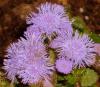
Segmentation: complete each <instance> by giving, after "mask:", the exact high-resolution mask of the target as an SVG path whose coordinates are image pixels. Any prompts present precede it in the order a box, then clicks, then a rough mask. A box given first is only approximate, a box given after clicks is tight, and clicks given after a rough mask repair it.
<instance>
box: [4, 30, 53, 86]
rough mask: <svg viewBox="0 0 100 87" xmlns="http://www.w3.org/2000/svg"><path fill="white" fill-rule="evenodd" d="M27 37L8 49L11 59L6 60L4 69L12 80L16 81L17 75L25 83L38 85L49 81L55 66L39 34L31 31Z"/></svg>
mask: <svg viewBox="0 0 100 87" xmlns="http://www.w3.org/2000/svg"><path fill="white" fill-rule="evenodd" d="M25 37H26V39H24V38H21V39H20V40H19V41H18V42H17V43H13V44H11V45H10V46H9V47H8V49H7V55H6V57H8V58H9V59H5V61H4V67H3V68H4V69H5V70H6V72H7V76H8V79H10V80H15V79H16V75H17V76H19V78H22V82H23V83H29V84H30V83H32V84H37V83H38V82H41V81H42V80H44V79H49V77H50V76H51V75H52V70H53V66H52V65H51V64H50V63H49V58H48V57H47V52H46V50H45V46H44V45H43V44H42V42H41V39H40V37H39V36H38V33H32V32H31V31H30V30H29V31H27V32H25Z"/></svg>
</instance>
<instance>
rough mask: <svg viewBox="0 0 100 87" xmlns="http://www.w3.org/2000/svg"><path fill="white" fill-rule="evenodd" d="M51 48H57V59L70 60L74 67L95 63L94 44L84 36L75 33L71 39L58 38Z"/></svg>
mask: <svg viewBox="0 0 100 87" xmlns="http://www.w3.org/2000/svg"><path fill="white" fill-rule="evenodd" d="M51 47H53V48H59V49H60V50H57V51H58V52H59V54H58V57H65V58H66V59H69V60H71V61H72V62H73V66H74V67H85V65H87V66H90V65H92V64H93V63H94V62H95V54H94V52H95V49H94V43H93V42H92V40H91V39H90V38H89V37H88V35H86V34H84V35H82V36H80V35H79V33H78V32H77V31H76V32H75V35H74V36H72V37H58V38H57V39H55V40H54V41H53V42H52V43H51Z"/></svg>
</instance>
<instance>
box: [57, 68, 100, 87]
mask: <svg viewBox="0 0 100 87" xmlns="http://www.w3.org/2000/svg"><path fill="white" fill-rule="evenodd" d="M98 78H99V76H98V74H97V73H96V72H95V71H94V70H92V69H89V68H81V69H74V70H73V71H72V72H71V73H70V74H68V75H65V76H58V84H57V87H74V86H75V85H76V83H77V82H79V83H80V85H81V86H82V87H96V85H95V83H96V82H97V80H98ZM60 82H61V83H62V84H61V83H60ZM63 82H65V83H63ZM61 85H62V86H61Z"/></svg>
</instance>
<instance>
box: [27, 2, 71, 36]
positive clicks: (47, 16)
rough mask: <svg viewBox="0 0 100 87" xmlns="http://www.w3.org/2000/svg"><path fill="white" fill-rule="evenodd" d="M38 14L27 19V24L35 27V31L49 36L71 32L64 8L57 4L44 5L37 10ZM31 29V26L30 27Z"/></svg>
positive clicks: (33, 14)
mask: <svg viewBox="0 0 100 87" xmlns="http://www.w3.org/2000/svg"><path fill="white" fill-rule="evenodd" d="M37 9H38V11H39V12H38V13H32V14H30V16H29V17H27V20H26V21H27V24H33V26H37V27H38V29H36V31H38V32H40V33H46V34H47V35H51V34H52V33H53V32H56V33H57V34H61V35H63V34H64V33H66V32H72V26H71V22H70V21H69V18H68V16H66V13H65V11H64V7H63V6H61V5H57V4H51V3H45V4H41V6H40V7H38V8H37ZM31 27H32V26H31Z"/></svg>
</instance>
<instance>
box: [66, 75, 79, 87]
mask: <svg viewBox="0 0 100 87" xmlns="http://www.w3.org/2000/svg"><path fill="white" fill-rule="evenodd" d="M66 80H67V81H68V83H69V84H72V85H74V84H75V83H76V81H77V80H76V78H75V77H74V76H73V75H71V74H69V75H68V76H67V77H66Z"/></svg>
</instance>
